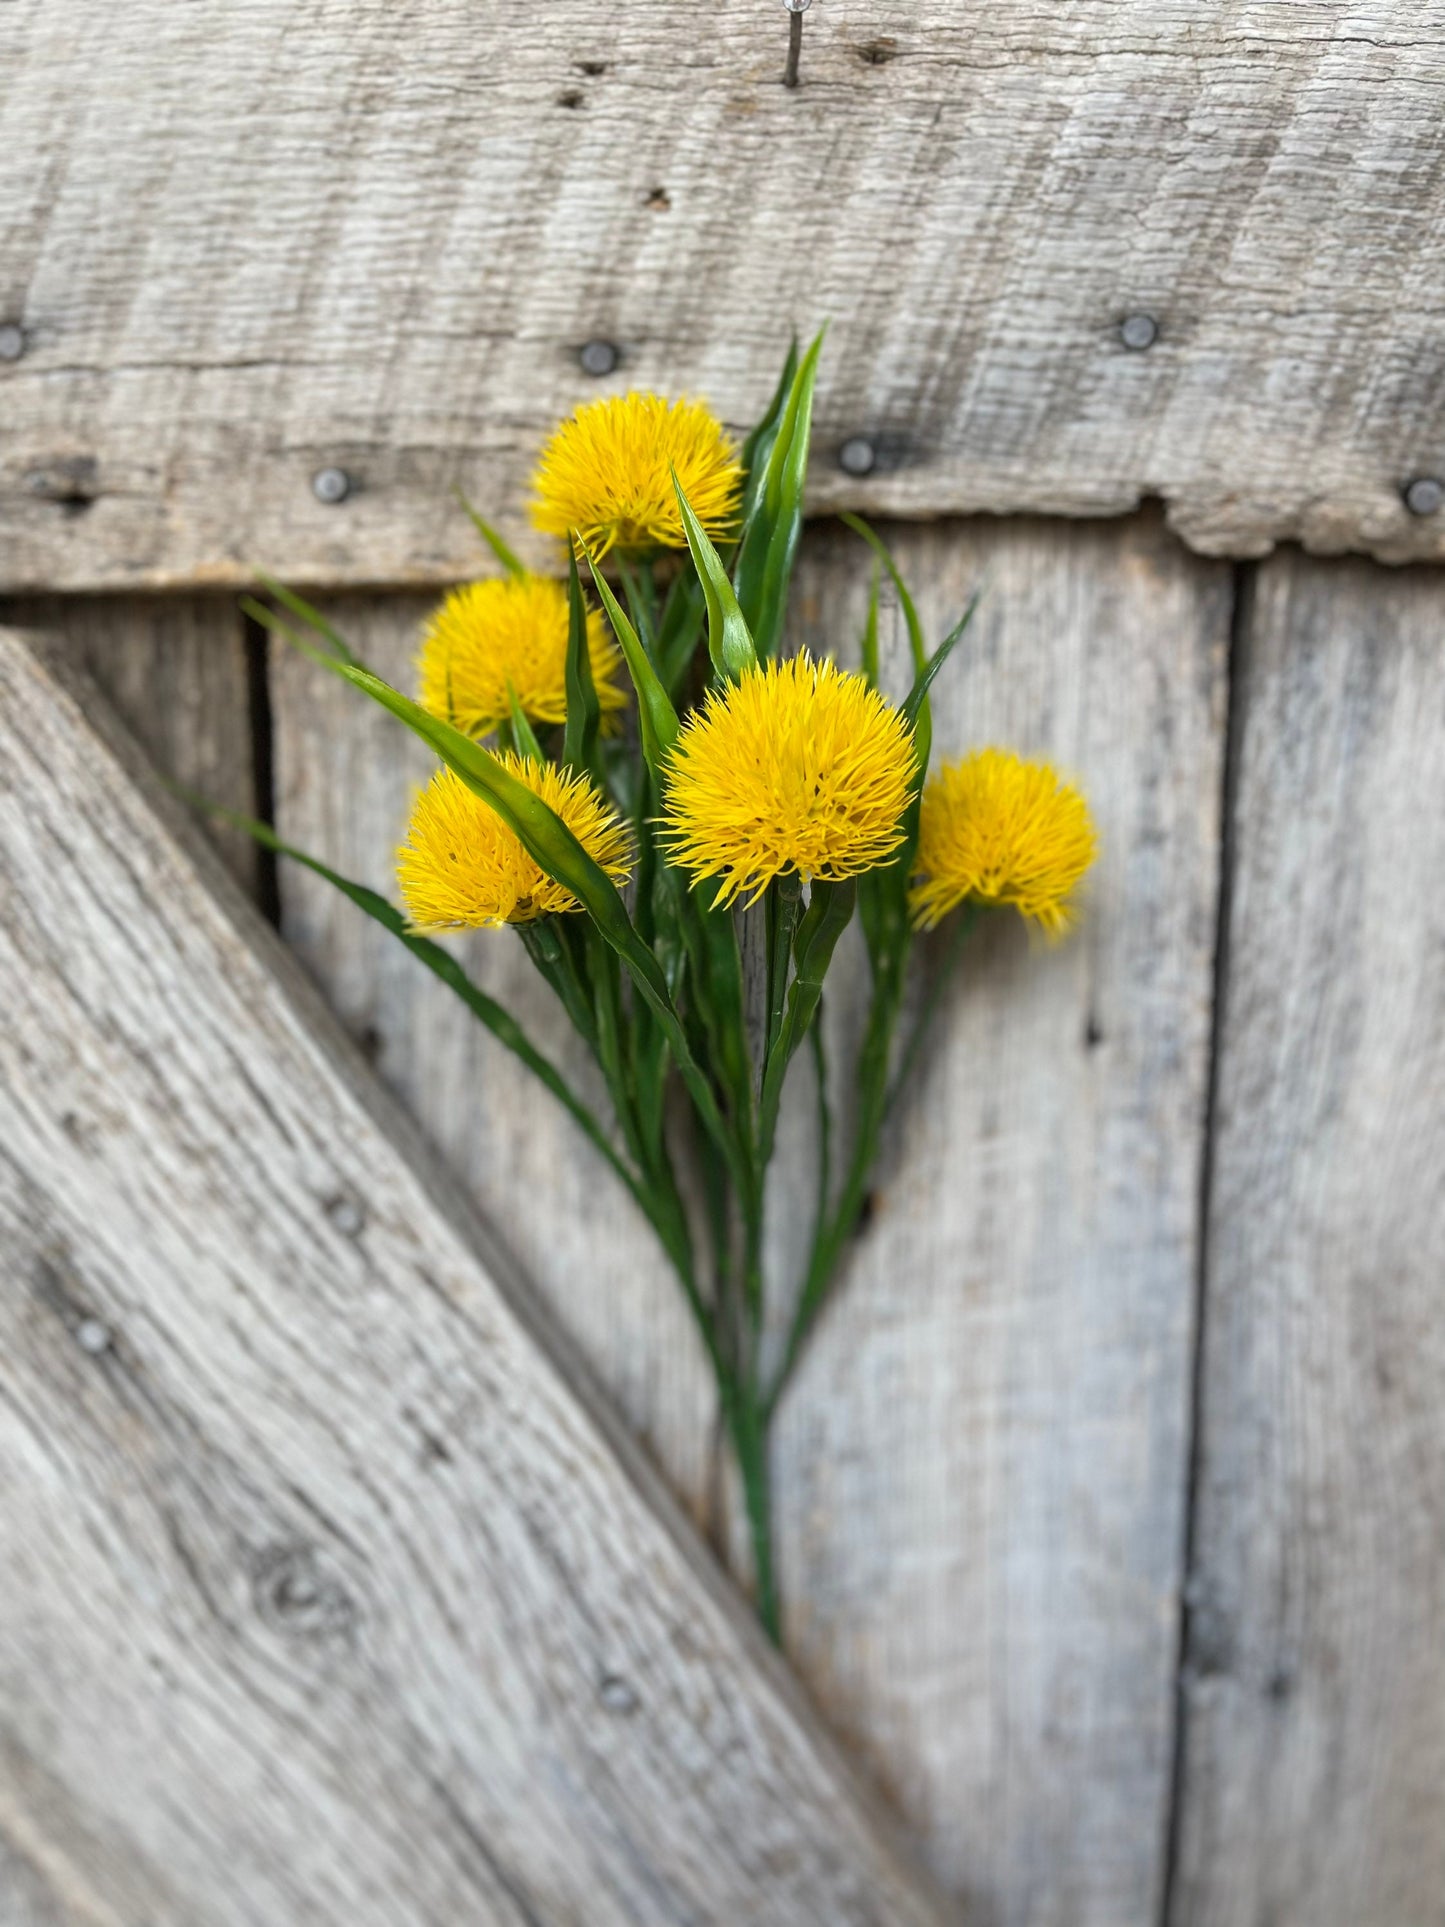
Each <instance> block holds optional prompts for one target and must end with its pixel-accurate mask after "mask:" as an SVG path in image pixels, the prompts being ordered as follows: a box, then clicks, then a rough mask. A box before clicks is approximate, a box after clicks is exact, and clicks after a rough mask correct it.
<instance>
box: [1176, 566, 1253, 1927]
mask: <svg viewBox="0 0 1445 1927" xmlns="http://www.w3.org/2000/svg"><path fill="white" fill-rule="evenodd" d="M1257 571H1258V564H1257V563H1254V562H1237V563H1236V564H1235V566H1234V582H1233V602H1232V605H1231V608H1230V618H1229V661H1228V665H1227V667H1226V671H1225V676H1226V688H1225V700H1226V704H1227V710H1226V717H1227V720H1226V724H1225V734H1224V768H1223V772H1222V776H1221V781H1220V793H1219V814H1220V833H1219V897H1218V902H1217V904H1216V908H1215V927H1214V980H1213V999H1212V1009H1211V1023H1210V1038H1209V1070H1208V1075H1207V1078H1206V1081H1205V1091H1204V1144H1203V1148H1202V1153H1201V1156H1200V1161H1199V1216H1198V1225H1199V1232H1198V1240H1197V1251H1196V1261H1195V1271H1194V1355H1193V1371H1192V1375H1191V1382H1190V1388H1189V1410H1188V1425H1189V1451H1188V1469H1187V1472H1186V1474H1185V1491H1184V1543H1183V1557H1182V1563H1181V1586H1180V1602H1179V1645H1178V1651H1177V1654H1176V1657H1175V1668H1174V1748H1173V1759H1172V1762H1171V1767H1170V1777H1169V1811H1168V1814H1167V1817H1166V1822H1165V1828H1166V1831H1165V1843H1164V1878H1163V1883H1162V1887H1161V1892H1160V1904H1159V1927H1170V1923H1171V1922H1172V1921H1173V1920H1174V1916H1175V1911H1176V1909H1177V1907H1178V1905H1179V1892H1178V1887H1179V1879H1180V1855H1181V1851H1182V1846H1183V1827H1184V1782H1185V1774H1186V1771H1187V1766H1188V1761H1187V1757H1186V1756H1187V1751H1188V1742H1189V1734H1188V1724H1189V1704H1188V1696H1187V1693H1186V1690H1185V1689H1186V1685H1187V1681H1188V1671H1187V1668H1188V1665H1189V1653H1190V1646H1191V1641H1192V1637H1193V1631H1194V1627H1193V1620H1194V1605H1192V1604H1191V1598H1192V1587H1193V1580H1194V1567H1195V1561H1196V1559H1197V1557H1198V1550H1199V1547H1198V1508H1199V1487H1200V1479H1201V1476H1202V1472H1203V1457H1204V1454H1203V1429H1204V1428H1203V1414H1204V1340H1205V1329H1204V1328H1205V1320H1206V1315H1207V1291H1208V1284H1209V1212H1210V1204H1211V1199H1212V1196H1213V1191H1214V1153H1215V1139H1216V1135H1217V1132H1218V1126H1219V1078H1220V1068H1221V1064H1222V1061H1223V1055H1224V1026H1225V1021H1226V1019H1227V1016H1228V999H1229V921H1230V914H1231V911H1232V909H1233V903H1234V876H1235V863H1236V858H1237V854H1238V852H1237V837H1236V816H1237V807H1238V789H1239V759H1240V748H1241V742H1242V738H1243V734H1244V726H1245V716H1244V688H1243V685H1244V672H1245V667H1246V654H1247V650H1248V630H1249V623H1250V617H1251V614H1252V612H1253V606H1254V591H1255V579H1256V575H1257ZM1195 1603H1196V1604H1197V1602H1195Z"/></svg>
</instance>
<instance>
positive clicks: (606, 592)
mask: <svg viewBox="0 0 1445 1927" xmlns="http://www.w3.org/2000/svg"><path fill="white" fill-rule="evenodd" d="M587 566H588V567H589V568H590V569H591V571H592V580H593V581H594V582H595V583H596V585H597V593H598V595H599V596H600V597H601V598H602V606H603V608H604V609H605V610H606V611H607V619H608V621H609V622H610V623H611V624H612V632H613V634H614V635H615V636H616V637H617V644H618V647H619V648H620V649H621V651H622V656H623V660H624V661H625V662H626V664H627V673H628V675H629V676H631V678H632V687H633V688H634V689H635V690H636V691H637V721H638V728H639V730H640V732H641V736H642V754H643V756H644V757H645V758H646V760H647V767H648V768H649V769H650V770H652V772H653V773H654V774H655V775H660V774H661V771H662V765H663V761H664V759H665V758H666V756H667V754H668V752H669V750H670V749H671V748H672V746H673V744H674V743H675V742H676V741H677V733H678V730H679V728H680V727H681V725H680V724H679V722H678V720H677V711H676V710H675V709H674V708H673V706H672V703H671V701H670V700H669V697H668V694H667V691H666V690H665V689H664V688H663V686H662V683H661V681H660V680H659V678H658V674H657V671H656V670H655V669H654V668H653V666H652V664H651V662H650V661H649V660H648V657H647V651H646V650H645V649H644V648H643V646H642V642H641V640H640V638H639V637H638V634H637V631H636V630H635V629H634V628H633V626H632V624H631V623H630V622H629V621H628V619H627V613H626V611H625V610H624V609H623V607H622V605H621V603H620V602H619V601H618V600H617V598H616V596H615V595H613V593H612V591H611V589H610V588H609V587H608V585H607V579H606V577H605V576H604V575H603V574H602V571H601V570H600V569H599V568H598V566H597V564H596V562H594V561H593V559H592V556H591V555H590V553H589V554H588V556H587Z"/></svg>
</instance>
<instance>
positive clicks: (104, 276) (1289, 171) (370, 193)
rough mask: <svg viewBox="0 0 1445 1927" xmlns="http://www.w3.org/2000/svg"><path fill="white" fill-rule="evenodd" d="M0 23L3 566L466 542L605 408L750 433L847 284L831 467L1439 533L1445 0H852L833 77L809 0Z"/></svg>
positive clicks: (824, 26)
mask: <svg viewBox="0 0 1445 1927" xmlns="http://www.w3.org/2000/svg"><path fill="white" fill-rule="evenodd" d="M0 14H3V17H0V72H3V73H4V74H5V75H6V76H7V84H6V86H5V89H4V93H3V98H0V205H3V206H4V207H5V208H6V210H7V216H8V219H7V224H6V239H5V241H4V243H3V247H0V321H3V322H8V323H12V324H14V325H16V326H18V327H20V328H21V329H22V330H23V342H24V350H25V351H24V353H23V354H22V355H21V357H20V358H19V359H18V360H15V361H5V362H0V386H3V389H4V404H3V406H4V414H5V419H6V424H7V434H6V437H5V442H4V445H3V449H0V583H9V584H11V585H12V586H19V585H21V584H31V585H34V586H37V587H41V588H45V587H49V586H52V585H55V586H67V585H68V586H83V585H106V586H112V587H114V586H117V585H132V586H134V585H138V584H143V583H149V584H161V583H169V582H175V581H178V580H185V581H189V580H191V579H193V578H196V577H204V578H205V579H207V580H210V581H221V580H229V581H235V580H239V579H244V578H245V577H246V576H247V575H248V574H249V572H250V571H251V569H252V568H253V567H254V566H255V565H256V563H257V562H258V561H259V562H262V563H264V564H265V565H267V566H269V567H271V568H273V569H275V570H277V571H278V572H281V573H283V574H286V575H289V576H292V577H294V578H296V579H297V580H309V581H313V582H318V583H323V584H324V583H328V582H329V583H335V582H340V581H349V582H354V583H368V584H377V583H400V582H406V581H421V580H425V581H436V580H440V579H445V578H447V577H450V576H454V575H456V574H458V573H460V572H461V571H462V570H463V569H464V568H465V567H466V566H468V562H467V559H466V558H467V557H468V556H469V555H470V549H471V534H470V530H469V528H468V525H467V523H466V520H465V518H464V517H463V515H462V513H461V511H460V509H458V508H457V507H456V506H455V505H454V504H453V502H452V499H451V490H452V487H453V486H454V485H455V484H457V483H462V484H464V485H465V486H466V488H467V491H468V493H469V494H471V495H472V496H474V497H476V498H478V499H480V500H482V501H484V502H485V503H486V504H487V507H488V510H489V512H492V511H495V512H496V513H497V514H499V515H503V516H509V517H513V516H514V517H519V516H520V512H521V501H520V497H521V491H522V487H523V484H524V480H525V476H526V474H527V471H528V469H529V467H530V464H531V461H532V459H533V457H534V455H535V452H536V448H537V445H538V441H539V438H540V436H541V434H542V432H543V430H544V428H545V427H546V426H547V425H548V424H549V423H550V422H551V421H552V420H553V419H554V418H555V417H557V416H558V415H560V414H561V413H563V412H564V411H565V410H566V409H567V408H568V407H570V406H571V405H572V404H573V403H574V402H575V401H576V400H578V399H579V398H581V397H584V396H587V395H590V394H593V393H596V392H599V390H602V389H614V388H621V387H623V386H625V385H627V384H629V383H630V384H639V385H644V386H647V385H651V386H661V387H663V388H668V389H678V388H686V389H687V390H689V391H694V392H696V391H701V392H703V393H705V394H707V395H709V396H710V397H711V398H712V399H713V401H714V402H715V404H716V405H717V407H718V408H719V409H720V411H721V412H722V413H723V415H724V416H725V417H726V418H727V419H728V420H729V421H731V422H734V423H743V422H746V421H748V420H749V419H751V418H752V417H753V416H754V415H755V413H756V411H757V410H758V408H759V406H760V405H761V403H762V402H763V400H764V398H765V396H766V395H767V393H768V391H769V388H770V385H771V383H772V380H773V375H774V370H775V369H776V366H777V364H778V362H779V360H780V358H781V352H782V348H783V345H784V342H785V339H786V336H787V334H788V331H789V330H790V329H791V328H798V329H801V330H811V329H812V328H813V327H815V326H816V325H817V324H818V323H819V322H820V321H822V320H824V319H825V318H826V319H829V320H830V321H831V323H832V333H831V336H830V344H829V349H828V356H827V361H826V364H825V369H824V376H823V381H822V387H821V393H820V404H819V415H818V423H819V446H820V461H819V465H818V471H817V475H816V478H815V493H814V501H815V504H816V506H817V507H819V508H828V507H835V506H838V505H840V504H843V503H845V502H847V503H851V504H853V505H855V506H867V507H869V508H872V509H874V510H876V511H879V512H887V513H893V514H922V515H928V514H937V513H940V512H943V511H960V510H976V509H986V510H991V511H1017V510H1039V511H1045V512H1050V513H1057V512H1066V513H1070V514H1115V513H1119V512H1121V511H1123V510H1126V509H1128V508H1130V507H1132V506H1134V505H1136V504H1137V503H1138V502H1139V501H1140V499H1141V497H1144V496H1158V497H1162V498H1163V499H1164V500H1165V501H1166V502H1167V503H1168V505H1169V509H1170V513H1171V515H1172V517H1173V519H1174V521H1175V523H1176V525H1177V527H1178V528H1179V529H1180V531H1181V532H1182V533H1183V534H1184V536H1185V537H1186V538H1187V539H1188V540H1189V541H1190V542H1192V543H1194V544H1195V545H1196V546H1198V547H1200V548H1203V549H1208V550H1214V551H1224V552H1229V553H1240V554H1260V553H1263V552H1264V551H1265V550H1266V549H1267V548H1268V547H1269V545H1270V544H1271V543H1272V542H1274V541H1276V540H1278V539H1280V538H1283V537H1297V538H1299V539H1301V540H1303V541H1304V542H1306V543H1307V544H1309V545H1311V546H1313V547H1315V548H1317V549H1321V550H1330V549H1338V548H1346V547H1355V548H1364V549H1369V550H1371V551H1373V552H1374V553H1376V554H1378V555H1381V556H1384V557H1387V558H1392V559H1402V558H1407V557H1411V556H1418V557H1424V556H1434V557H1438V556H1440V555H1442V554H1445V515H1442V514H1439V513H1437V514H1435V515H1434V516H1433V517H1428V516H1427V517H1420V518H1416V517H1412V516H1411V515H1410V514H1408V513H1407V511H1406V508H1405V506H1404V504H1403V501H1402V495H1401V491H1402V488H1403V487H1404V486H1405V485H1406V484H1407V483H1408V482H1409V480H1410V479H1411V478H1412V477H1418V476H1419V475H1421V474H1422V473H1434V472H1436V471H1438V469H1439V465H1440V462H1441V460H1442V448H1441V442H1440V416H1439V406H1438V388H1439V374H1440V352H1439V347H1438V339H1439V332H1440V318H1441V312H1442V307H1445V245H1442V241H1445V186H1442V183H1445V167H1442V164H1441V163H1442V158H1445V121H1442V117H1441V115H1440V113H1439V111H1438V109H1439V99H1440V91H1441V86H1442V83H1445V8H1442V5H1441V4H1440V0H1423V3H1422V0H1294V3H1293V4H1289V5H1281V4H1280V0H995V3H994V4H992V5H990V6H987V7H973V8H959V7H958V6H957V5H955V4H953V0H866V4H865V0H830V4H828V5H822V6H819V7H816V8H814V9H813V10H812V12H811V15H810V18H809V19H808V20H807V22H806V23H805V29H804V55H803V68H802V74H803V84H802V86H801V87H799V88H798V89H797V90H795V91H791V92H790V91H788V90H787V89H785V88H783V87H782V86H781V85H780V84H779V80H780V75H781V70H782V63H783V50H784V47H785V44H786V33H787V25H786V16H785V14H784V12H783V10H782V8H781V7H779V6H777V5H776V4H773V3H772V0H767V3H765V0H720V3H719V4H717V5H714V6H710V7H708V8H706V9H699V8H697V7H689V6H676V5H674V6H650V7H648V6H633V7H625V8H621V9H619V8H618V7H617V6H615V5H614V4H611V0H564V3H562V4H557V3H556V0H554V3H553V4H549V5H546V6H540V7H539V6H533V7H500V6H490V7H486V8H483V9H482V10H481V11H480V12H479V11H478V9H477V8H476V7H475V6H470V5H464V4H461V0H443V3H442V4H436V3H435V0H428V4H425V5H423V4H420V3H419V0H404V3H403V4H396V5H392V6H388V7H385V8H378V7H376V6H368V5H364V4H360V3H359V0H358V3H357V4H353V5H350V6H342V7H330V8H319V9H310V10H307V11H304V12H303V13H301V14H298V12H297V10H296V9H295V8H294V7H293V6H291V5H289V4H286V0H211V4H209V5H208V6H207V7H206V9H205V13H204V17H202V16H201V15H200V14H199V13H198V12H197V11H196V10H195V9H192V8H185V7H180V8H178V7H176V6H174V5H173V4H170V0H132V4H130V5H128V6H125V7H116V6H113V5H111V4H108V0H10V4H9V5H7V6H6V7H5V8H4V9H3V10H0ZM1130 315H1145V316H1148V317H1152V319H1153V320H1154V322H1155V323H1156V324H1157V329H1158V335H1157V339H1156V340H1155V342H1154V344H1153V345H1152V346H1151V347H1149V348H1147V349H1146V350H1143V351H1131V350H1130V349H1129V348H1127V347H1126V346H1125V345H1124V343H1123V341H1122V339H1121V335H1120V329H1121V324H1122V323H1123V321H1124V320H1125V319H1126V318H1127V317H1129V316H1130ZM589 338H602V339H606V340H609V341H611V342H613V343H615V344H617V346H618V348H619V349H620V354H621V364H620V367H619V369H618V370H617V372H616V373H615V375H613V376H611V377H608V378H606V379H605V380H603V381H601V382H600V383H599V382H598V381H597V380H596V379H594V378H592V377H588V376H584V375H583V374H582V372H581V371H580V369H579V366H578V360H577V351H578V349H579V347H580V345H581V344H582V343H584V342H586V341H587V340H588V339H589ZM858 436H861V437H864V438H867V439H869V440H871V441H872V443H873V445H874V448H875V451H876V456H877V460H876V465H875V468H874V470H873V472H872V474H871V475H869V476H868V477H867V478H866V479H864V480H858V479H854V478H850V476H848V475H847V474H845V473H844V472H843V471H842V470H841V469H840V468H839V466H838V465H837V462H836V459H835V458H836V455H837V452H838V450H839V448H840V447H841V446H842V444H843V443H844V442H845V441H846V440H848V439H850V438H853V437H858ZM328 467H340V468H341V469H343V470H344V471H345V472H346V473H347V474H348V475H349V477H350V478H351V482H352V488H351V493H350V494H349V495H348V497H347V499H346V500H345V501H344V502H342V503H340V504H339V505H333V506H327V505H325V504H324V503H323V502H321V501H318V500H317V499H316V497H315V495H314V494H313V493H312V479H313V477H314V476H315V475H316V474H317V472H318V471H320V470H322V469H323V468H328ZM507 526H508V528H509V529H513V528H514V526H515V525H514V523H513V522H512V521H510V520H509V521H508V523H507Z"/></svg>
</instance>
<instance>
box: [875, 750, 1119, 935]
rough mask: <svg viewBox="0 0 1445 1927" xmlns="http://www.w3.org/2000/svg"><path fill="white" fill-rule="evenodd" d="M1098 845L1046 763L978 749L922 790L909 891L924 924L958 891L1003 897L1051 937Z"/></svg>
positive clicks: (1076, 798) (1082, 807) (958, 897)
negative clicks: (910, 888) (916, 848)
mask: <svg viewBox="0 0 1445 1927" xmlns="http://www.w3.org/2000/svg"><path fill="white" fill-rule="evenodd" d="M1097 852H1098V838H1097V837H1096V835H1095V833H1094V825H1093V822H1092V820H1091V818H1090V816H1089V807H1088V805H1087V803H1085V801H1084V799H1083V797H1082V795H1081V794H1080V793H1079V791H1078V790H1076V789H1074V788H1073V787H1072V786H1071V785H1070V784H1068V783H1065V782H1062V781H1060V779H1059V776H1058V774H1057V772H1056V771H1055V770H1054V768H1053V766H1052V765H1051V764H1049V763H1032V762H1026V761H1025V760H1024V759H1023V757H1021V756H1016V755H1015V754H1014V753H1013V751H1012V750H1007V749H981V750H978V751H976V752H975V753H974V754H973V755H972V756H967V757H965V758H964V760H963V761H962V762H960V763H951V764H948V765H947V766H946V767H945V768H943V769H942V770H940V771H939V773H938V775H937V776H935V777H934V778H933V779H932V781H931V782H930V783H929V784H928V787H927V788H926V789H925V790H924V792H923V805H922V809H921V811H920V821H919V834H918V855H917V858H916V860H915V863H914V881H913V887H912V890H911V892H910V894H909V903H910V905H911V907H912V910H913V920H914V922H915V924H917V925H919V926H920V927H921V928H923V929H932V927H933V926H934V925H935V924H936V923H938V922H939V921H940V920H941V919H942V918H943V917H946V916H947V915H948V913H949V911H950V910H954V909H956V908H957V907H958V906H959V904H961V903H963V902H964V901H965V899H966V898H970V897H972V898H975V899H977V900H978V901H979V902H981V903H1006V904H1012V905H1014V906H1015V908H1016V909H1018V910H1019V911H1021V912H1022V914H1023V915H1024V916H1025V917H1027V918H1029V919H1030V920H1031V921H1032V922H1034V923H1036V924H1038V925H1039V926H1040V928H1041V929H1043V930H1044V931H1045V932H1046V933H1047V935H1049V936H1050V937H1059V936H1062V935H1063V933H1064V932H1065V931H1066V930H1067V929H1068V927H1069V925H1070V924H1071V923H1072V922H1073V919H1074V902H1073V897H1074V891H1075V890H1076V889H1077V887H1078V885H1079V882H1080V880H1081V878H1082V877H1083V875H1084V872H1085V871H1086V870H1087V869H1088V868H1089V865H1090V864H1091V863H1092V862H1093V861H1094V857H1095V855H1096V854H1097Z"/></svg>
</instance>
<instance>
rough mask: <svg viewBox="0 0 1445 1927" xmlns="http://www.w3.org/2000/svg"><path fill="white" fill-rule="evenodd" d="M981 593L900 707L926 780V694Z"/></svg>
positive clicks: (929, 737) (929, 733)
mask: <svg viewBox="0 0 1445 1927" xmlns="http://www.w3.org/2000/svg"><path fill="white" fill-rule="evenodd" d="M980 593H981V591H979V590H977V589H976V590H975V591H974V593H973V594H972V595H971V596H970V597H969V599H968V607H967V608H966V609H965V610H964V612H963V614H962V615H961V616H960V617H959V619H958V621H957V622H956V623H955V624H954V625H953V627H952V628H951V629H950V630H949V632H948V634H947V635H946V636H945V637H944V638H943V641H942V642H941V643H939V645H938V647H937V648H936V649H935V650H934V652H933V654H932V655H931V656H930V657H929V658H928V661H927V662H926V663H925V664H924V665H923V667H922V669H920V670H919V672H918V675H917V677H916V678H915V680H914V684H913V687H912V689H910V690H909V692H908V700H907V702H905V703H904V705H903V715H904V717H905V719H906V721H907V723H908V726H909V728H910V729H911V730H912V731H913V741H914V747H915V749H916V750H917V753H918V773H919V775H920V776H926V775H927V773H928V759H929V755H930V753H931V751H932V749H933V721H932V717H931V716H930V714H929V709H928V692H929V690H930V689H931V688H932V687H933V680H934V678H935V676H937V674H938V672H939V670H940V669H942V667H943V665H944V664H945V663H946V662H947V661H948V658H949V657H950V656H951V655H952V654H953V650H954V645H955V644H956V643H957V642H958V639H959V637H960V636H961V635H962V634H963V632H964V630H965V629H967V627H968V625H969V623H971V622H972V621H973V612H974V610H975V609H977V607H978V599H979V595H980Z"/></svg>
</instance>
